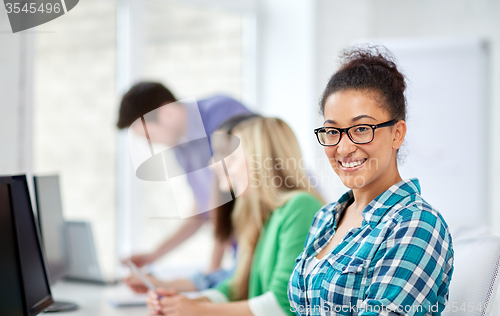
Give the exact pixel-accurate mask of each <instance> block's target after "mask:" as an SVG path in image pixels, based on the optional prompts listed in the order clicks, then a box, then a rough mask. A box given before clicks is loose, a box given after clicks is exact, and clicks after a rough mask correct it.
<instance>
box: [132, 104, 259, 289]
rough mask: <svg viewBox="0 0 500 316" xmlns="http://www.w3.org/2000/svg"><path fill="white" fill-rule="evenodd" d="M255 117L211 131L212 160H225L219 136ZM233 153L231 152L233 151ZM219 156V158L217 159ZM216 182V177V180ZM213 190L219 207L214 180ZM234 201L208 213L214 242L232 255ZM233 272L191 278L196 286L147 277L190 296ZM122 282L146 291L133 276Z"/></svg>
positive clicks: (241, 118)
mask: <svg viewBox="0 0 500 316" xmlns="http://www.w3.org/2000/svg"><path fill="white" fill-rule="evenodd" d="M255 117H258V116H257V115H255V114H246V115H240V116H235V117H232V118H230V119H229V120H227V121H226V122H224V123H222V125H221V126H220V127H219V128H218V129H217V131H215V133H214V134H215V136H214V134H212V137H211V139H212V148H213V151H214V153H216V154H217V153H218V154H219V157H217V158H216V159H220V158H225V156H224V155H226V154H228V153H227V146H225V145H227V144H228V143H229V141H227V142H225V141H223V140H221V139H220V137H216V136H223V135H228V134H231V131H232V130H233V128H234V127H235V126H237V125H238V124H240V123H241V122H243V121H245V120H249V119H253V118H255ZM233 149H234V148H233ZM221 155H223V156H221ZM216 178H217V177H216ZM227 180H228V183H230V180H229V179H227ZM212 187H213V188H214V190H213V191H214V193H213V195H212V196H213V198H214V199H215V200H216V202H217V203H216V204H217V205H219V204H222V203H219V202H218V201H219V200H220V199H222V198H223V195H224V194H223V192H221V191H220V190H219V187H218V180H217V179H214V184H213V186H212ZM224 191H228V190H227V188H224ZM235 201H236V199H232V200H231V201H229V202H227V203H225V204H222V205H220V206H219V207H217V208H215V209H213V210H212V211H211V212H210V213H211V216H210V218H211V219H212V221H213V224H214V238H215V240H216V241H217V242H218V243H219V244H221V245H231V246H232V249H233V250H234V251H235V250H236V249H237V246H236V241H235V240H234V232H233V224H232V213H233V209H234V205H235ZM233 272H234V268H232V269H229V270H228V271H226V270H223V269H218V270H215V271H213V272H211V273H210V274H207V275H205V276H204V277H203V278H201V277H199V278H197V277H196V276H195V277H194V278H195V279H198V280H197V282H196V283H200V282H204V283H206V284H204V285H202V286H200V285H199V284H198V286H197V285H196V284H195V283H194V282H193V281H192V278H191V279H186V278H181V279H173V280H170V281H163V280H160V279H158V278H155V277H153V276H151V275H148V278H149V280H150V281H151V282H152V283H153V284H154V285H155V286H156V287H162V288H164V289H170V290H175V291H178V292H191V291H199V290H203V289H206V288H210V287H213V286H210V285H216V284H217V283H220V282H219V281H220V280H221V279H222V278H227V277H228V275H232V273H233ZM124 282H125V283H126V284H127V285H128V286H129V287H130V288H131V289H132V290H133V291H134V292H136V293H146V292H147V291H148V288H147V287H146V286H145V285H144V283H143V282H142V280H141V279H140V278H139V277H137V276H136V275H134V274H132V275H130V276H129V277H127V278H126V279H124Z"/></svg>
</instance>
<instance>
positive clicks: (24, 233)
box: [11, 175, 53, 315]
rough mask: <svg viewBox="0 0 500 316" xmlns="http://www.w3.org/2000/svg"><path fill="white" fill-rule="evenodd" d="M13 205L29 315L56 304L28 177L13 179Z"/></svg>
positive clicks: (15, 177)
mask: <svg viewBox="0 0 500 316" xmlns="http://www.w3.org/2000/svg"><path fill="white" fill-rule="evenodd" d="M11 197H12V206H13V209H14V219H15V223H16V230H17V238H18V249H19V258H20V268H21V274H22V280H23V288H24V296H25V303H26V307H27V309H28V312H29V315H36V314H38V313H39V312H41V311H42V310H44V309H45V308H46V307H48V306H49V305H50V304H52V303H53V300H52V296H51V293H50V286H49V280H48V277H47V274H46V270H45V260H44V254H43V252H42V248H41V245H40V238H39V234H38V228H37V225H36V222H35V216H34V214H33V209H32V207H31V199H30V195H29V190H28V183H27V181H26V176H24V175H23V176H14V177H12V185H11Z"/></svg>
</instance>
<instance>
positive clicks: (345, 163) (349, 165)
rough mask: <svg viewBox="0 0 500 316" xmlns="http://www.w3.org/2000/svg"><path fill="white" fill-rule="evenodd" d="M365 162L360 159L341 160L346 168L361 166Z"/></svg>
mask: <svg viewBox="0 0 500 316" xmlns="http://www.w3.org/2000/svg"><path fill="white" fill-rule="evenodd" d="M363 162H365V160H358V161H354V162H340V163H341V164H342V167H344V168H352V167H356V166H359V165H360V164H362V163H363Z"/></svg>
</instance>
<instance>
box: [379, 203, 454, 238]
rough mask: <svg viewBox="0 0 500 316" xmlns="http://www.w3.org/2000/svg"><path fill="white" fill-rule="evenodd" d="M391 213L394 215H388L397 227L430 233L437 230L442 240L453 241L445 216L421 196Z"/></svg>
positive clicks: (401, 204) (400, 205)
mask: <svg viewBox="0 0 500 316" xmlns="http://www.w3.org/2000/svg"><path fill="white" fill-rule="evenodd" d="M390 213H392V214H387V215H388V217H390V218H391V219H392V221H393V222H394V224H395V225H398V226H408V227H419V228H420V229H422V230H427V231H428V232H429V233H433V231H435V230H437V231H438V232H439V235H441V237H442V238H445V239H451V235H450V231H449V227H448V224H447V223H446V221H445V219H444V217H443V215H442V214H441V213H440V212H439V211H438V210H437V209H436V208H434V207H433V206H432V205H431V204H429V203H428V202H427V201H426V200H424V199H423V198H422V197H421V196H420V194H415V195H413V196H412V197H411V198H409V199H407V200H406V201H404V203H400V204H399V205H398V207H395V208H394V210H392V212H390Z"/></svg>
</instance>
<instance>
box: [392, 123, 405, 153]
mask: <svg viewBox="0 0 500 316" xmlns="http://www.w3.org/2000/svg"><path fill="white" fill-rule="evenodd" d="M405 136H406V122H405V121H403V120H399V121H398V122H397V123H396V125H395V126H394V138H393V140H392V149H399V147H401V145H402V144H403V141H404V140H405Z"/></svg>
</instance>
